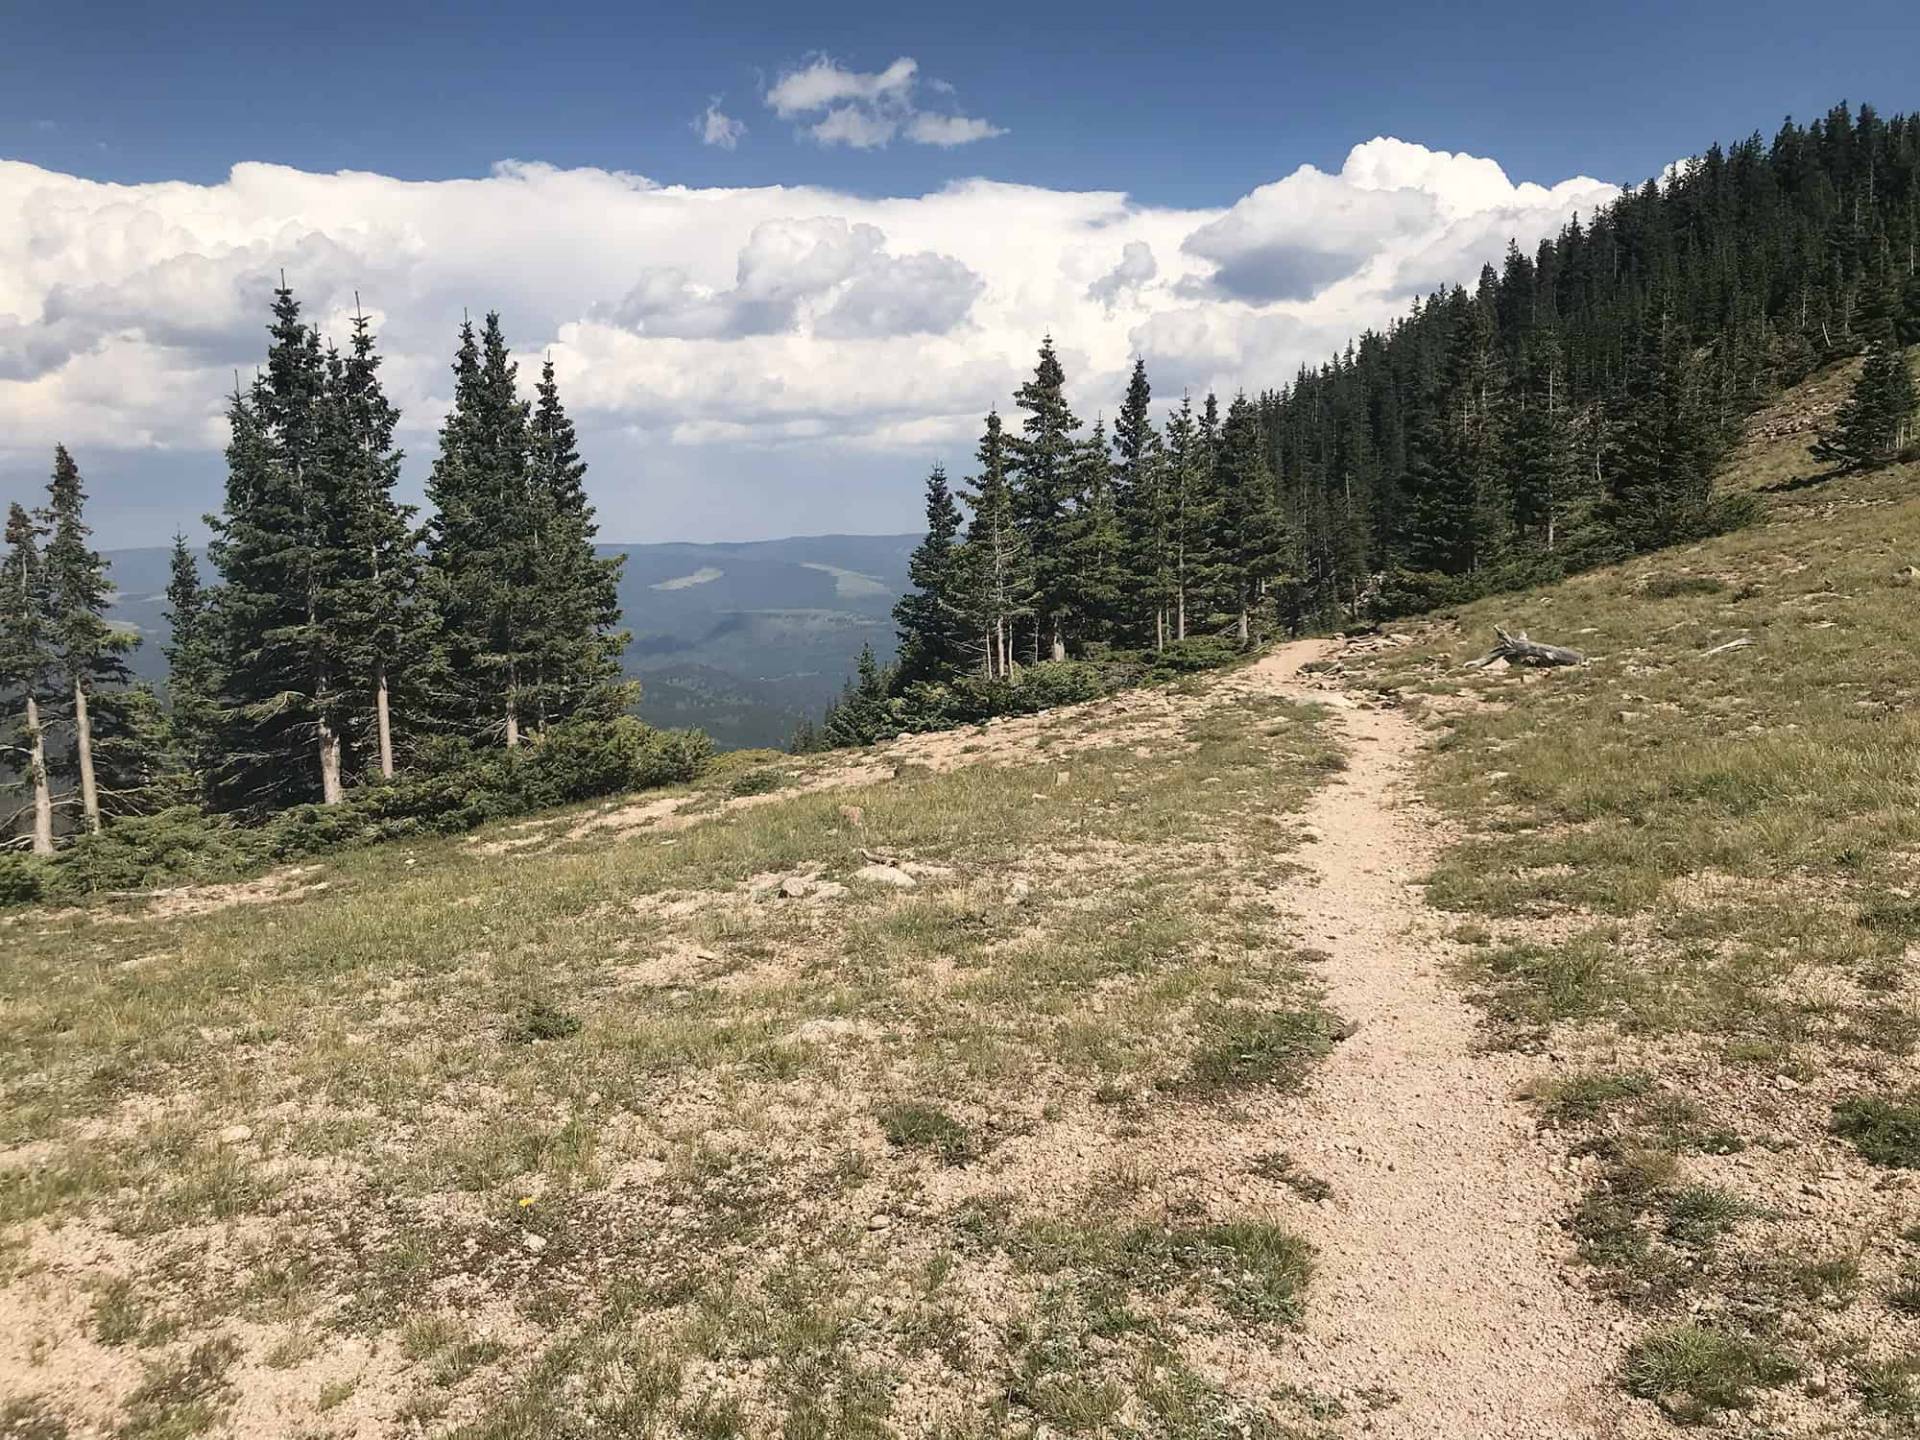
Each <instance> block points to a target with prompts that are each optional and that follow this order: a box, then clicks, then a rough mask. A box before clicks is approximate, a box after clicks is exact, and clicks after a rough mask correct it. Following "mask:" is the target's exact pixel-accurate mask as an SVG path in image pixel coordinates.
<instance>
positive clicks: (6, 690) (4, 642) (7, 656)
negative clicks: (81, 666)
mask: <svg viewBox="0 0 1920 1440" xmlns="http://www.w3.org/2000/svg"><path fill="white" fill-rule="evenodd" d="M42 533H43V532H42V530H41V527H40V525H39V524H38V523H37V522H36V521H35V519H34V517H33V516H31V515H29V514H28V513H27V511H26V509H25V507H23V506H21V505H19V504H15V505H13V506H11V507H10V508H9V509H8V511H7V530H6V546H7V552H6V557H5V564H4V568H0V701H4V703H5V705H6V719H7V720H8V721H10V722H11V727H10V733H11V737H12V738H11V739H10V740H9V743H8V746H7V748H8V749H9V750H11V751H13V752H15V753H18V754H20V755H23V756H25V757H26V766H25V769H26V779H25V782H24V783H25V786H26V788H27V790H28V791H29V793H30V794H31V796H32V799H31V800H30V802H29V806H30V808H31V810H32V814H33V821H32V829H31V831H30V832H29V833H30V834H31V836H32V840H31V843H32V846H33V853H34V854H36V855H51V854H53V786H52V782H51V780H50V778H49V776H48V773H47V747H46V732H45V730H44V728H43V727H42V723H41V716H40V702H41V701H42V700H43V699H44V698H46V696H47V693H48V689H49V686H50V684H51V681H52V677H53V674H54V653H53V643H52V639H51V637H50V636H49V634H48V631H49V630H50V628H51V626H50V623H49V614H48V611H49V608H50V606H49V600H48V594H47V576H46V570H45V567H44V566H43V564H42V563H41V555H40V540H41V536H42Z"/></svg>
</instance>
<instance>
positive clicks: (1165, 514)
mask: <svg viewBox="0 0 1920 1440" xmlns="http://www.w3.org/2000/svg"><path fill="white" fill-rule="evenodd" d="M1152 404H1153V387H1152V386H1151V385H1150V384H1148V382H1147V366H1146V362H1145V361H1144V360H1140V359H1136V360H1135V361H1134V362H1133V375H1132V377H1131V379H1129V380H1128V382H1127V396H1126V400H1125V401H1124V402H1123V403H1122V404H1121V407H1120V413H1119V415H1118V416H1117V417H1116V419H1115V421H1114V426H1113V451H1114V465H1113V485H1114V505H1115V509H1116V510H1117V511H1118V514H1119V522H1120V535H1121V543H1122V545H1123V547H1124V548H1123V560H1122V565H1121V581H1122V585H1123V586H1124V589H1125V594H1126V599H1127V604H1128V607H1129V609H1130V611H1131V618H1132V621H1133V623H1134V624H1135V626H1137V627H1138V631H1139V634H1140V635H1141V637H1142V638H1145V639H1150V641H1151V643H1152V645H1153V648H1154V649H1155V650H1161V649H1164V648H1166V643H1167V639H1168V635H1169V631H1170V624H1169V621H1170V618H1171V611H1172V606H1173V600H1174V585H1175V581H1174V564H1173V555H1174V507H1173V505H1172V503H1171V501H1172V495H1171V488H1172V487H1171V486H1170V485H1169V483H1168V467H1167V457H1166V452H1165V449H1164V448H1163V447H1162V445H1161V443H1160V434H1159V432H1158V431H1157V430H1156V429H1155V428H1154V425H1153V416H1152V413H1151V407H1152Z"/></svg>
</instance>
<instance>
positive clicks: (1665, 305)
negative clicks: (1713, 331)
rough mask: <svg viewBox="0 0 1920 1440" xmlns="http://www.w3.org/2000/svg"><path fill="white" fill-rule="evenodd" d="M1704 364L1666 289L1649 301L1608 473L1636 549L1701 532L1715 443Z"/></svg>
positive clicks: (1616, 507) (1623, 533)
mask: <svg viewBox="0 0 1920 1440" xmlns="http://www.w3.org/2000/svg"><path fill="white" fill-rule="evenodd" d="M1704 400H1705V396H1704V395H1703V393H1702V385H1701V368H1700V365H1699V362H1698V359H1697V357H1696V356H1695V354H1694V353H1693V350H1692V347H1691V346H1690V345H1689V344H1688V341H1687V338H1686V335H1685V332H1684V331H1683V330H1682V328H1681V326H1680V324H1679V322H1678V320H1677V319H1676V318H1675V317H1674V314H1673V307H1672V301H1671V298H1670V296H1668V295H1667V294H1665V293H1660V294H1656V295H1654V296H1653V297H1651V298H1650V299H1649V301H1648V303H1647V305H1646V308H1645V311H1644V313H1643V316H1642V319H1641V325H1640V333H1639V338H1638V343H1637V345H1636V348H1635V354H1634V360H1633V370H1632V373H1631V375H1630V377H1629V379H1628V381H1627V386H1626V394H1625V405H1624V408H1623V411H1622V414H1621V417H1620V422H1619V425H1618V427H1617V430H1616V439H1615V449H1614V454H1613V457H1612V461H1611V468H1610V471H1609V473H1608V475H1607V500H1606V516H1607V519H1608V521H1609V522H1610V523H1611V525H1612V527H1613V530H1614V533H1615V534H1616V535H1617V536H1618V537H1619V538H1620V539H1621V540H1622V541H1623V542H1624V543H1625V544H1627V545H1628V546H1630V547H1631V548H1633V549H1636V550H1645V549H1651V548H1653V547H1655V546H1658V545H1664V544H1668V543H1670V542H1672V541H1674V540H1677V539H1682V538H1684V537H1686V536H1689V535H1692V534H1697V533H1698V531H1699V528H1700V525H1701V523H1702V521H1703V519H1704V517H1705V513H1706V508H1707V502H1708V500H1709V498H1710V495H1711V492H1712V484H1713V463H1714V458H1715V456H1716V454H1717V453H1718V446H1717V444H1716V438H1715V436H1714V434H1713V430H1712V423H1711V415H1710V412H1709V410H1708V409H1707V407H1706V405H1705V404H1704Z"/></svg>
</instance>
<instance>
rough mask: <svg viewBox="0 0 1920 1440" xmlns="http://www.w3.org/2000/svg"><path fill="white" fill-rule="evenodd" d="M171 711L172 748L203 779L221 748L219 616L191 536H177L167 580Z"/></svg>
mask: <svg viewBox="0 0 1920 1440" xmlns="http://www.w3.org/2000/svg"><path fill="white" fill-rule="evenodd" d="M166 616H167V624H168V626H169V628H170V630H171V634H170V636H169V639H168V643H167V644H166V645H165V646H164V647H162V653H163V654H164V655H165V656H166V659H167V712H168V723H169V734H170V740H171V746H172V748H173V750H174V752H175V753H176V754H177V755H179V756H180V758H181V763H182V764H183V765H184V766H185V768H186V770H187V771H188V772H189V773H190V774H191V775H193V776H195V777H196V778H203V777H204V776H205V775H206V774H207V772H208V771H209V770H210V769H212V767H213V764H214V757H215V754H216V750H215V747H216V745H217V744H218V735H219V723H220V720H219V716H220V670H219V658H218V652H217V649H216V643H217V641H216V636H215V634H214V614H213V610H212V606H211V604H210V600H209V596H208V594H207V592H206V590H205V588H204V587H203V586H202V585H201V583H200V567H199V565H198V564H197V563H195V561H194V558H193V551H192V550H190V549H188V548H187V537H186V536H184V535H180V534H176V535H175V536H174V537H173V555H172V560H171V564H170V568H169V573H168V577H167V608H166Z"/></svg>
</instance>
